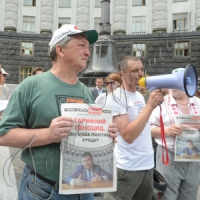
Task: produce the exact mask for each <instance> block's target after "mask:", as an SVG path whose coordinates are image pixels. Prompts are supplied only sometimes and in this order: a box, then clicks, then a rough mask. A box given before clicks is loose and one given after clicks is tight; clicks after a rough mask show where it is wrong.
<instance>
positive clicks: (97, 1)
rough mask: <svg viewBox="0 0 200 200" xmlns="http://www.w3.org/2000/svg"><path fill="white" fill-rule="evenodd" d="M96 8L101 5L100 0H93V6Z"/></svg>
mask: <svg viewBox="0 0 200 200" xmlns="http://www.w3.org/2000/svg"><path fill="white" fill-rule="evenodd" d="M94 7H96V8H98V7H101V0H95V6H94Z"/></svg>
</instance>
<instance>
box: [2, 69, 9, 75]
mask: <svg viewBox="0 0 200 200" xmlns="http://www.w3.org/2000/svg"><path fill="white" fill-rule="evenodd" d="M1 72H2V74H9V73H7V72H6V71H5V70H4V69H3V68H1Z"/></svg>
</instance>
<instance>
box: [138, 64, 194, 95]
mask: <svg viewBox="0 0 200 200" xmlns="http://www.w3.org/2000/svg"><path fill="white" fill-rule="evenodd" d="M138 83H139V85H140V86H141V87H147V88H148V89H149V90H150V91H152V90H155V89H157V88H167V89H176V90H182V91H184V92H185V93H186V94H187V96H188V97H193V96H194V94H195V93H196V89H197V72H196V69H195V67H194V66H193V65H190V64H189V65H187V66H186V68H185V70H182V71H179V72H176V73H174V74H165V75H158V76H151V77H142V78H141V79H140V80H139V82H138Z"/></svg>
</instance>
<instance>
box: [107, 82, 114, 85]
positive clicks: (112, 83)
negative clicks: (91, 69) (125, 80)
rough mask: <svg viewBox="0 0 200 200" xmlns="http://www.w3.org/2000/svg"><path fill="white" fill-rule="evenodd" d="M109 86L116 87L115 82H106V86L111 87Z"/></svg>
mask: <svg viewBox="0 0 200 200" xmlns="http://www.w3.org/2000/svg"><path fill="white" fill-rule="evenodd" d="M109 84H111V85H114V84H115V82H113V81H110V82H106V85H109Z"/></svg>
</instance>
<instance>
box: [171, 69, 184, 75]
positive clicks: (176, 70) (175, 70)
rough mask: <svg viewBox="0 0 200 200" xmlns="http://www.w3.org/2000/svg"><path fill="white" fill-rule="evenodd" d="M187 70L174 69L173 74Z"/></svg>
mask: <svg viewBox="0 0 200 200" xmlns="http://www.w3.org/2000/svg"><path fill="white" fill-rule="evenodd" d="M183 70H185V68H177V69H174V70H172V74H174V73H176V72H180V71H183Z"/></svg>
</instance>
